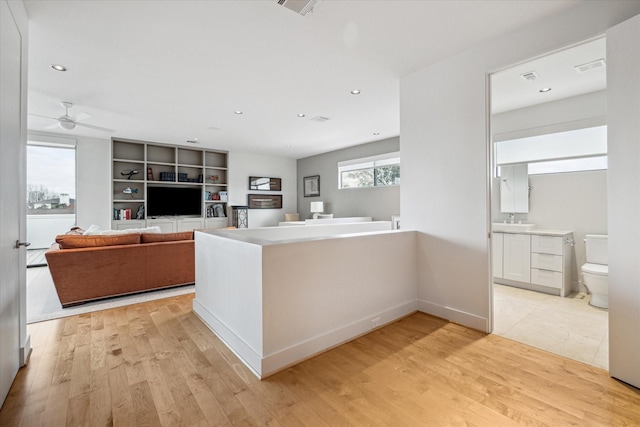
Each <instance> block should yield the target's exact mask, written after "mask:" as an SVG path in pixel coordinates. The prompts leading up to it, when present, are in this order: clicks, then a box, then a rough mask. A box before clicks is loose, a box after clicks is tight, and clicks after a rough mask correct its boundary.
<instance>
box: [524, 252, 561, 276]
mask: <svg viewBox="0 0 640 427" xmlns="http://www.w3.org/2000/svg"><path fill="white" fill-rule="evenodd" d="M531 268H541V269H543V270H552V271H560V272H561V271H562V255H551V254H540V253H536V252H532V253H531Z"/></svg>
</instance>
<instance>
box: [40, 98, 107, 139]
mask: <svg viewBox="0 0 640 427" xmlns="http://www.w3.org/2000/svg"><path fill="white" fill-rule="evenodd" d="M60 105H61V106H62V108H64V116H60V117H58V118H56V117H49V116H41V115H39V114H31V113H29V115H30V116H35V117H43V118H45V119H51V120H55V121H56V122H55V123H53V124H51V125H49V126H47V127H45V129H53V128H55V127H59V128H61V129H64V130H73V129H75V128H76V126H81V127H84V128H88V129H94V130H99V131H102V132H110V133H113V132H115V130H114V129H109V128H103V127H100V126H94V125H88V124H86V123H80V122H81V121H82V120H87V119H89V118H91V117H93V116H92V115H91V114H87V113H79V114H78V115H77V116H76V118H75V120H74V119H72V118H71V116H69V108H71V107H73V103H71V102H67V101H63V102H61V103H60Z"/></svg>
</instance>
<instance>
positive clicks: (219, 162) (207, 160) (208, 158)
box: [204, 151, 227, 168]
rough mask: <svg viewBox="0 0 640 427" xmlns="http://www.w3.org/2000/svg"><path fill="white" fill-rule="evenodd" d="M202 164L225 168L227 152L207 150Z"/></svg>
mask: <svg viewBox="0 0 640 427" xmlns="http://www.w3.org/2000/svg"><path fill="white" fill-rule="evenodd" d="M204 165H205V166H206V167H214V168H226V167H227V153H223V152H216V151H207V152H206V153H205V156H204Z"/></svg>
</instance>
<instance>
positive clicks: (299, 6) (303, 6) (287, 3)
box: [274, 0, 318, 16]
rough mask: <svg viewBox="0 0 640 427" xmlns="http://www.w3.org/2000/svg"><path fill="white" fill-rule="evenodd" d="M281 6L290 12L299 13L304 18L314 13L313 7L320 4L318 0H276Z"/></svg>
mask: <svg viewBox="0 0 640 427" xmlns="http://www.w3.org/2000/svg"><path fill="white" fill-rule="evenodd" d="M274 1H275V2H276V3H278V4H279V5H280V6H284V7H286V8H287V9H289V10H293V11H294V12H295V13H299V14H300V15H302V16H304V15H306V14H307V13H309V12H313V6H315V5H316V3H318V0H274Z"/></svg>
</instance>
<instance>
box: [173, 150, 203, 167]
mask: <svg viewBox="0 0 640 427" xmlns="http://www.w3.org/2000/svg"><path fill="white" fill-rule="evenodd" d="M178 164H179V165H189V166H202V165H203V162H202V150H193V149H189V148H178Z"/></svg>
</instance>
